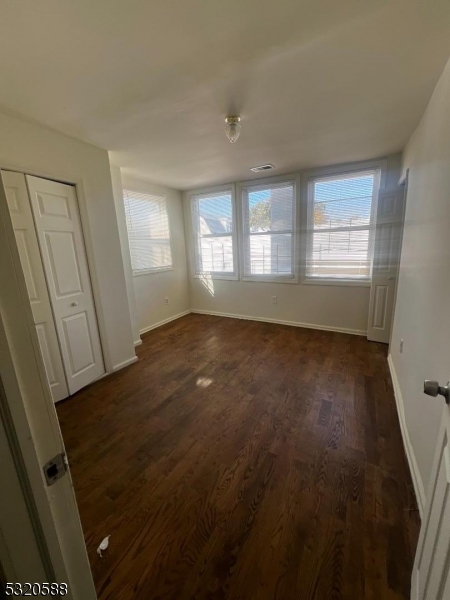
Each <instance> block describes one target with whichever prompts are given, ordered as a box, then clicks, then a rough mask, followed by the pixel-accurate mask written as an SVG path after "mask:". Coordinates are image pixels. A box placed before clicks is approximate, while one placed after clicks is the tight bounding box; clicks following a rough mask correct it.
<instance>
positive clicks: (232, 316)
mask: <svg viewBox="0 0 450 600" xmlns="http://www.w3.org/2000/svg"><path fill="white" fill-rule="evenodd" d="M190 312H191V313H195V314H198V315H212V316H215V317H229V318H230V319H244V320H246V321H261V322H262V323H275V324H276V325H289V326H291V327H303V328H305V329H318V330H319V331H333V332H335V333H348V334H350V335H362V336H366V335H367V331H364V330H362V329H347V328H345V327H331V326H327V325H318V324H317V323H301V322H299V321H283V320H281V319H270V318H264V319H263V318H260V317H249V316H248V315H236V314H232V313H222V312H216V311H213V310H198V309H196V308H193V309H192V310H191V311H190Z"/></svg>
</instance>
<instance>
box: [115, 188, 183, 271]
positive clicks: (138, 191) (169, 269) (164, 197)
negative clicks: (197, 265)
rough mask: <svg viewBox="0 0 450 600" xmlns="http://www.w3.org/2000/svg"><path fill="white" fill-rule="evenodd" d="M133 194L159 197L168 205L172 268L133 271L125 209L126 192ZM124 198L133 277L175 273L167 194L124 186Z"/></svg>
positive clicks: (167, 207) (168, 217)
mask: <svg viewBox="0 0 450 600" xmlns="http://www.w3.org/2000/svg"><path fill="white" fill-rule="evenodd" d="M126 191H127V192H131V193H133V192H134V193H136V194H143V195H145V196H157V197H159V198H163V199H164V202H165V205H166V213H167V224H168V229H169V247H170V258H171V261H172V262H171V264H170V266H164V267H158V268H156V269H141V270H140V271H135V270H134V269H133V261H132V258H131V248H130V235H129V231H128V225H127V212H126V208H125V192H126ZM122 196H123V208H124V212H125V227H126V230H127V240H128V249H129V252H130V264H131V273H132V276H133V277H141V276H142V275H153V274H155V273H165V272H166V271H173V270H174V264H173V246H172V228H171V223H170V215H169V206H168V202H167V195H166V194H162V193H160V192H150V191H149V190H144V189H142V188H138V187H136V186H130V185H126V184H123V186H122Z"/></svg>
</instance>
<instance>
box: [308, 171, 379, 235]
mask: <svg viewBox="0 0 450 600" xmlns="http://www.w3.org/2000/svg"><path fill="white" fill-rule="evenodd" d="M373 180H374V176H373V175H368V174H367V175H364V176H361V177H349V178H347V179H330V180H325V181H316V182H315V183H314V228H315V229H329V228H331V227H358V226H361V225H362V226H366V225H369V223H370V215H371V211H372V191H373Z"/></svg>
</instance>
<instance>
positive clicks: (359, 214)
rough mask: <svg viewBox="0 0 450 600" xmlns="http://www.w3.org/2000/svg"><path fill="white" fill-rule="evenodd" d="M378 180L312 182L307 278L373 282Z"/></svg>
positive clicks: (352, 177)
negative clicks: (373, 214) (372, 266)
mask: <svg viewBox="0 0 450 600" xmlns="http://www.w3.org/2000/svg"><path fill="white" fill-rule="evenodd" d="M376 180H377V178H376V172H373V171H372V172H358V173H355V174H346V175H341V176H330V177H322V178H314V179H311V180H310V181H309V185H308V239H307V256H306V276H307V277H314V278H327V279H369V278H370V276H371V262H372V256H371V228H372V212H373V211H372V207H373V205H374V201H373V198H374V195H375V193H378V189H376V188H377V187H378V186H377V185H376Z"/></svg>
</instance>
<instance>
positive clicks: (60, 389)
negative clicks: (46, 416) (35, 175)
mask: <svg viewBox="0 0 450 600" xmlns="http://www.w3.org/2000/svg"><path fill="white" fill-rule="evenodd" d="M2 178H3V183H4V186H5V191H6V198H7V201H8V207H9V212H10V215H11V221H12V224H13V227H14V233H15V236H16V242H17V248H18V250H19V256H20V262H21V264H22V269H23V273H24V276H25V282H26V285H27V291H28V296H29V298H30V303H31V310H32V312H33V319H34V324H35V325H36V332H37V335H38V339H39V346H40V349H41V354H42V358H43V361H44V366H45V371H46V373H47V379H48V383H49V385H50V391H51V394H52V398H53V401H54V402H58V401H59V400H62V399H63V398H67V396H68V395H69V390H68V388H67V382H66V377H65V375H64V367H63V362H62V358H61V351H60V348H59V343H58V336H57V334H56V328H55V322H54V319H53V314H52V307H51V304H50V298H49V295H48V290H47V284H46V281H45V274H44V268H43V266H42V261H41V255H40V252H39V245H38V240H37V237H36V230H35V228H34V222H33V215H32V213H31V206H30V200H29V198H28V191H27V186H26V183H25V175H23V173H13V172H11V171H2Z"/></svg>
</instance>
